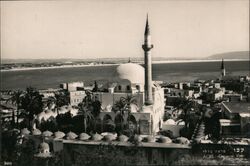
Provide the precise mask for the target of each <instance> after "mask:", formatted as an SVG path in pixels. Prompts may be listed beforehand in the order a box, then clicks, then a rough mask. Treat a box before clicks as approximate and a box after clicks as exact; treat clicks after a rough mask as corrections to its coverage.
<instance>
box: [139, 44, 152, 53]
mask: <svg viewBox="0 0 250 166" xmlns="http://www.w3.org/2000/svg"><path fill="white" fill-rule="evenodd" d="M142 48H143V50H144V51H150V50H151V49H152V48H154V45H153V44H150V45H148V44H143V45H142Z"/></svg>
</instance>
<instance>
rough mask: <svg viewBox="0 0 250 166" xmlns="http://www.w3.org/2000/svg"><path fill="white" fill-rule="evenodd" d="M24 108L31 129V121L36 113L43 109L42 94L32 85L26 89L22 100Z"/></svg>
mask: <svg viewBox="0 0 250 166" xmlns="http://www.w3.org/2000/svg"><path fill="white" fill-rule="evenodd" d="M21 105H22V108H23V109H24V110H25V111H26V114H27V118H28V121H29V125H28V127H29V128H30V129H31V121H33V119H34V115H37V114H39V113H41V112H42V111H43V102H42V95H40V94H39V92H38V91H37V90H36V89H35V88H32V87H28V88H27V89H26V91H25V94H24V97H23V98H22V100H21Z"/></svg>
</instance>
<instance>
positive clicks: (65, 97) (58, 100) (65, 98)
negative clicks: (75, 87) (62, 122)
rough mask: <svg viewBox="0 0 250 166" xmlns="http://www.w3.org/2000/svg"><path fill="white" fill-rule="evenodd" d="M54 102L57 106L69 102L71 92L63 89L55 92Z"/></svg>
mask: <svg viewBox="0 0 250 166" xmlns="http://www.w3.org/2000/svg"><path fill="white" fill-rule="evenodd" d="M54 102H55V104H56V108H59V107H62V106H64V105H68V104H69V92H68V91H65V90H62V91H58V92H56V93H55V97H54Z"/></svg>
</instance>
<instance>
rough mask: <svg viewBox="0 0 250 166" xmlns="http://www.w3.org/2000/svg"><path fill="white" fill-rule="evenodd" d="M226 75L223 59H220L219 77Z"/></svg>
mask: <svg viewBox="0 0 250 166" xmlns="http://www.w3.org/2000/svg"><path fill="white" fill-rule="evenodd" d="M225 75H226V69H225V66H224V59H222V61H221V77H224V76H225Z"/></svg>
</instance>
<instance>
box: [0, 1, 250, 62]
mask: <svg viewBox="0 0 250 166" xmlns="http://www.w3.org/2000/svg"><path fill="white" fill-rule="evenodd" d="M147 13H148V14H149V24H150V29H151V35H152V42H153V44H154V48H153V49H152V56H153V57H165V58H183V57H184V58H187V57H188V58H203V57H206V56H210V55H213V54H217V53H223V52H231V51H248V50H249V1H248V0H166V1H163V0H133V1H132V0H105V1H104V0H83V1H79V0H73V1H59V0H55V1H1V58H2V59H7V58H11V59H29V58H32V59H57V58H76V59H85V58H114V57H118V58H127V57H131V58H133V57H143V50H142V46H141V45H142V44H143V35H144V28H145V21H146V14H147Z"/></svg>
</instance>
